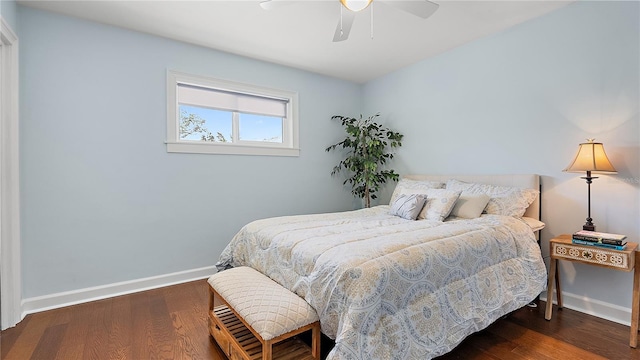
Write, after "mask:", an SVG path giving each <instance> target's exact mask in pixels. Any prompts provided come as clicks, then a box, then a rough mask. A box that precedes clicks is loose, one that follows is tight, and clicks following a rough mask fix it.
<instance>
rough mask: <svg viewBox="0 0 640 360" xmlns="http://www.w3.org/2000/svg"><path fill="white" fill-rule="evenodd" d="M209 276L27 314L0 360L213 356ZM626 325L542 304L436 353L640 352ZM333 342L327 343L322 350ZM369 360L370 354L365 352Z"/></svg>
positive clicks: (9, 333) (8, 333)
mask: <svg viewBox="0 0 640 360" xmlns="http://www.w3.org/2000/svg"><path fill="white" fill-rule="evenodd" d="M207 307H208V294H207V286H206V282H205V281H204V280H201V281H194V282H190V283H186V284H180V285H175V286H170V287H166V288H162V289H156V290H149V291H145V292H140V293H136V294H131V295H125V296H119V297H116V298H111V299H106V300H100V301H94V302H91V303H86V304H80V305H75V306H70V307H66V308H62V309H56V310H50V311H45V312H41V313H37V314H32V315H28V316H27V317H26V318H25V319H24V320H23V321H22V322H21V323H20V324H18V325H17V326H16V327H14V328H10V329H7V330H5V331H2V332H1V333H0V347H1V355H2V359H6V360H10V359H19V360H26V359H38V360H44V359H64V360H71V359H134V360H138V359H216V360H218V359H219V360H225V359H226V358H225V356H224V354H222V352H221V351H220V349H219V348H218V347H217V346H216V345H215V343H213V342H212V341H211V338H210V337H209V334H208V332H207ZM628 344H629V327H627V326H623V325H620V324H616V323H613V322H610V321H606V320H603V319H600V318H596V317H593V316H588V315H585V314H582V313H579V312H576V311H572V310H568V309H563V310H561V311H556V310H554V314H553V319H552V320H551V321H546V320H544V303H540V306H538V307H537V308H528V307H525V308H522V309H520V310H517V311H515V312H513V313H512V314H510V315H509V316H507V317H505V318H503V319H500V320H498V321H497V322H496V323H494V324H493V325H491V326H490V327H489V328H487V329H485V330H483V331H481V332H479V333H476V334H474V335H472V336H470V337H468V338H467V339H466V340H465V341H464V342H463V343H462V344H461V345H460V346H458V347H457V348H456V349H454V350H453V351H452V352H450V353H449V354H447V355H444V356H442V357H439V358H438V359H439V360H451V359H494V360H495V359H502V360H519V359H563V360H571V359H576V360H583V359H614V360H626V359H633V360H636V359H640V350H636V349H632V348H630V347H629V345H628ZM330 346H331V342H330V341H324V342H323V347H324V348H323V353H324V354H326V352H327V351H328V350H329V348H330ZM367 360H369V359H367Z"/></svg>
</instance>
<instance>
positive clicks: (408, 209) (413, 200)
mask: <svg viewBox="0 0 640 360" xmlns="http://www.w3.org/2000/svg"><path fill="white" fill-rule="evenodd" d="M426 201H427V197H426V196H424V195H422V194H402V195H400V196H398V197H397V198H396V199H395V200H394V201H393V202H392V203H391V206H390V209H389V213H390V214H391V215H395V216H400V217H401V218H403V219H407V220H415V219H416V218H417V217H418V214H419V213H420V210H422V208H423V207H424V203H425V202H426Z"/></svg>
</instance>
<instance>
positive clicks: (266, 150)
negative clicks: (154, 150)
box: [166, 141, 300, 156]
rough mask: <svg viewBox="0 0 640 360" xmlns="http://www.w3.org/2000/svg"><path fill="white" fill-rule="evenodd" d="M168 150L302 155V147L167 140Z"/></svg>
mask: <svg viewBox="0 0 640 360" xmlns="http://www.w3.org/2000/svg"><path fill="white" fill-rule="evenodd" d="M166 144H167V152H170V153H191V154H218V155H264V156H300V149H294V148H284V147H273V146H250V145H231V144H224V145H220V144H190V143H183V142H168V141H167V142H166Z"/></svg>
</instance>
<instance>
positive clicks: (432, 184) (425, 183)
mask: <svg viewBox="0 0 640 360" xmlns="http://www.w3.org/2000/svg"><path fill="white" fill-rule="evenodd" d="M428 189H444V183H442V182H439V181H429V180H411V179H405V178H402V179H400V181H398V184H397V185H396V188H395V189H394V190H393V195H391V201H390V202H389V204H392V203H393V201H394V200H395V199H396V198H397V197H398V196H400V195H402V194H426V191H427V190H428Z"/></svg>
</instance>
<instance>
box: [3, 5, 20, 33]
mask: <svg viewBox="0 0 640 360" xmlns="http://www.w3.org/2000/svg"><path fill="white" fill-rule="evenodd" d="M17 7H18V6H17V4H16V2H15V1H14V0H0V15H1V16H2V18H3V19H4V21H6V22H7V24H8V25H9V26H10V27H11V30H13V31H14V32H16V33H17V31H18V29H17V28H18V20H17V15H16V13H17Z"/></svg>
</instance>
